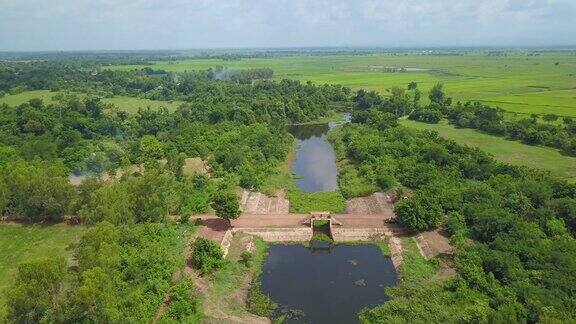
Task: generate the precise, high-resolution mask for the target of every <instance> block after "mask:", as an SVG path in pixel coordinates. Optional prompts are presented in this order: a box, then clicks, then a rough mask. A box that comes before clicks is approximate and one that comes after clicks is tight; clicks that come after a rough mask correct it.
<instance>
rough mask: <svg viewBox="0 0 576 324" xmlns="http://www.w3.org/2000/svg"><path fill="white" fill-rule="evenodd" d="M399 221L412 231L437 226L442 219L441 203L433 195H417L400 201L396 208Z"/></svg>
mask: <svg viewBox="0 0 576 324" xmlns="http://www.w3.org/2000/svg"><path fill="white" fill-rule="evenodd" d="M394 212H395V213H396V215H397V217H398V222H399V223H400V224H401V225H402V226H404V227H406V228H407V229H408V230H411V231H424V230H430V229H433V228H436V227H437V226H438V225H439V224H440V220H441V219H442V215H443V212H442V208H441V207H440V204H439V203H438V202H437V201H436V200H435V199H434V198H431V197H427V196H425V195H416V196H414V197H412V198H409V199H405V200H402V201H400V202H399V203H398V204H397V205H396V207H395V208H394Z"/></svg>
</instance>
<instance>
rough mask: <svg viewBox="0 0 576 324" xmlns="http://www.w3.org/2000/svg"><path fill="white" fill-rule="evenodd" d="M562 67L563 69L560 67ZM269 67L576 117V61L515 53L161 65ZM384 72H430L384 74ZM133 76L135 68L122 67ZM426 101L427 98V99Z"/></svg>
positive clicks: (278, 73)
mask: <svg viewBox="0 0 576 324" xmlns="http://www.w3.org/2000/svg"><path fill="white" fill-rule="evenodd" d="M556 63H558V65H556ZM216 66H225V67H228V68H254V67H268V68H271V69H273V70H274V73H275V74H274V75H275V77H276V78H295V79H299V80H310V81H314V82H319V83H340V84H343V85H346V86H349V87H352V88H355V89H358V88H365V89H373V90H377V91H380V92H381V93H384V94H385V93H387V89H389V88H391V87H394V86H401V87H405V86H406V85H407V84H408V82H410V81H416V82H418V84H419V88H420V89H421V90H423V91H424V92H426V91H428V89H430V87H431V86H432V85H434V84H435V83H437V82H442V83H444V85H445V89H446V91H447V92H448V94H449V96H452V97H453V98H454V99H455V100H461V101H465V100H480V101H483V102H485V103H487V104H491V105H497V106H500V107H502V108H504V109H506V110H509V111H512V112H518V113H526V114H531V113H537V114H543V113H555V114H558V115H563V116H575V117H576V55H574V54H572V53H561V52H558V53H542V54H540V55H537V56H528V55H527V54H526V53H520V52H518V53H514V54H509V55H507V56H487V55H485V54H483V53H470V54H467V55H463V56H456V55H450V56H449V55H420V54H407V55H403V54H401V55H386V54H372V55H324V56H321V55H298V56H283V57H272V58H255V59H242V60H238V61H223V60H220V59H202V60H200V59H199V60H181V61H176V62H157V63H156V64H155V65H154V66H153V67H154V68H157V69H164V70H167V71H191V70H203V69H208V68H214V67H216ZM383 67H409V68H419V69H425V70H420V71H413V72H384V71H383ZM114 68H115V69H124V70H130V69H134V68H137V67H136V66H133V65H131V66H117V67H114ZM424 97H425V96H424Z"/></svg>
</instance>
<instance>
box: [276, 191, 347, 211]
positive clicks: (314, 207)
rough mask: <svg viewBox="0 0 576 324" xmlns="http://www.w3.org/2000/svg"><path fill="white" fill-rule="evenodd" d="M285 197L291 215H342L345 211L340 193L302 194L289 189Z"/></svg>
mask: <svg viewBox="0 0 576 324" xmlns="http://www.w3.org/2000/svg"><path fill="white" fill-rule="evenodd" d="M287 196H288V200H289V201H290V212H291V213H299V214H307V213H310V212H314V211H326V212H330V213H342V212H344V210H345V209H346V201H345V199H344V196H342V193H340V191H322V192H303V191H300V190H298V189H297V188H291V189H289V190H288V195H287Z"/></svg>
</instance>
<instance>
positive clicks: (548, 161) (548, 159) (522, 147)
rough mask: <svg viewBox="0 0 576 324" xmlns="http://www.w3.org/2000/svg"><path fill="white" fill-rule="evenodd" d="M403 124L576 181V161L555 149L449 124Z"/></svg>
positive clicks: (409, 121) (404, 122) (496, 156)
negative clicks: (431, 131)
mask: <svg viewBox="0 0 576 324" xmlns="http://www.w3.org/2000/svg"><path fill="white" fill-rule="evenodd" d="M401 124H402V125H404V126H408V127H412V128H416V129H429V130H435V131H437V132H438V133H439V134H440V136H442V137H444V138H448V139H452V140H454V141H456V142H458V143H460V144H465V145H468V146H473V147H478V148H480V149H482V150H483V151H486V152H488V153H490V154H492V155H493V156H494V158H496V159H498V160H500V161H503V162H507V163H510V164H513V165H523V166H528V167H532V168H537V169H541V170H547V171H550V173H551V174H553V175H555V176H557V177H560V178H563V179H567V180H569V181H571V182H576V158H574V157H569V156H564V155H562V154H560V152H559V151H558V150H557V149H554V148H549V147H542V146H530V145H526V144H522V143H521V142H518V141H511V140H507V139H505V138H503V137H497V136H492V135H489V134H485V133H482V132H479V131H477V130H474V129H468V128H455V127H454V126H452V125H449V124H448V123H447V122H446V121H442V122H440V123H439V124H426V123H420V122H416V121H412V120H402V121H401Z"/></svg>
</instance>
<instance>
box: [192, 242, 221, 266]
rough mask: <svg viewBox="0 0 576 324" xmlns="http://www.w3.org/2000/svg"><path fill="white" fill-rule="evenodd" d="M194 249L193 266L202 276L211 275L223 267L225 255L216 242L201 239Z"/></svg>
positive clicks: (195, 243)
mask: <svg viewBox="0 0 576 324" xmlns="http://www.w3.org/2000/svg"><path fill="white" fill-rule="evenodd" d="M193 248H194V254H193V255H192V265H193V266H194V267H195V268H196V269H198V270H200V272H201V273H202V274H207V273H211V272H213V271H214V270H217V269H219V268H220V267H221V266H222V263H223V257H224V254H223V253H222V250H221V249H220V246H219V245H218V244H216V243H215V242H212V241H210V240H207V239H203V238H199V239H197V240H196V241H195V242H194V245H193Z"/></svg>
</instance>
